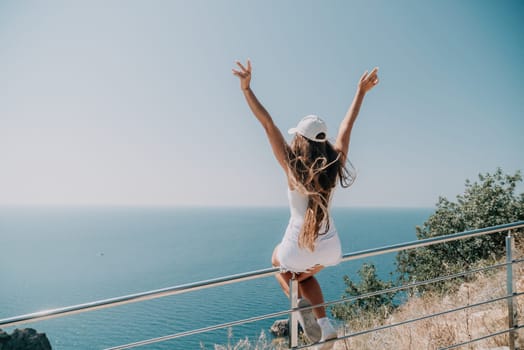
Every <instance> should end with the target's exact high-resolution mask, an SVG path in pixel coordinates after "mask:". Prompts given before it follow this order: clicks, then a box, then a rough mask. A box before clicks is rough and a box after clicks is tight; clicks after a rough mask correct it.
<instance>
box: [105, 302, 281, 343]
mask: <svg viewBox="0 0 524 350" xmlns="http://www.w3.org/2000/svg"><path fill="white" fill-rule="evenodd" d="M290 312H291V310H286V311H279V312H275V313H271V314H266V315H262V316H256V317H250V318H246V319H243V320H238V321H231V322H226V323H220V324H217V325H214V326H209V327H204V328H198V329H193V330H190V331H185V332H180V333H174V334H170V335H165V336H162V337H157V338H151V339H147V340H141V341H137V342H134V343H129V344H125V345H118V346H114V347H111V348H106V349H105V350H122V349H131V348H136V347H139V346H143V345H149V344H154V343H160V342H163V341H166V340H173V339H177V338H182V337H187V336H190V335H195V334H200V333H206V332H211V331H216V330H219V329H224V328H229V327H233V326H239V325H243V324H246V323H252V322H257V321H261V320H265V319H268V318H274V317H280V316H284V315H287V314H289V313H290Z"/></svg>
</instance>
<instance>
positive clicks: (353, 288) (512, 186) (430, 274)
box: [331, 168, 524, 320]
mask: <svg viewBox="0 0 524 350" xmlns="http://www.w3.org/2000/svg"><path fill="white" fill-rule="evenodd" d="M521 182H522V175H521V173H520V171H517V172H516V173H515V174H514V175H506V174H503V172H502V170H501V169H500V168H499V169H497V170H496V172H495V173H494V174H489V173H487V174H479V181H478V182H471V181H469V180H466V184H465V191H464V193H463V194H461V195H458V196H457V201H456V202H452V201H449V200H448V199H446V198H445V197H440V198H439V200H438V203H437V208H436V210H435V212H434V213H433V214H432V215H431V216H430V217H429V218H428V220H427V221H426V222H425V223H424V224H423V226H422V227H419V226H417V227H416V235H417V238H418V239H419V240H420V239H426V238H431V237H437V236H443V235H449V234H453V233H457V232H463V231H467V230H473V229H479V228H484V227H488V226H495V225H500V224H505V223H510V222H515V221H519V220H524V193H520V194H516V193H515V191H516V187H517V185H518V184H519V183H521ZM520 232H522V230H521V231H520ZM506 234H507V233H506V232H500V233H494V234H490V235H483V236H479V237H474V238H470V239H466V240H458V241H453V242H448V243H441V244H436V245H432V246H428V247H422V248H417V249H411V250H406V251H402V252H399V253H398V254H397V256H396V261H397V263H396V265H397V269H396V270H397V271H396V273H397V275H398V281H397V282H396V283H393V282H384V281H382V280H380V279H379V278H378V277H377V275H376V273H375V267H374V266H373V265H367V264H364V265H363V266H362V269H361V270H360V271H359V272H358V274H359V276H360V282H358V283H355V282H353V281H351V280H350V279H349V277H348V276H344V282H345V284H346V287H347V288H346V291H345V293H344V295H343V296H342V297H343V298H348V297H353V296H357V295H361V294H365V293H369V292H374V291H377V290H380V289H385V288H389V287H391V286H393V285H404V284H407V283H413V282H419V281H425V280H428V279H432V278H435V277H438V276H444V275H449V274H452V273H456V272H459V271H463V270H464V269H467V268H470V267H471V266H476V265H481V264H482V262H483V261H486V260H492V261H493V260H496V259H500V258H501V257H502V255H503V254H504V252H505V236H506ZM517 238H520V236H519V235H517ZM462 281H463V279H462V280H461V279H455V280H451V281H447V282H444V283H437V284H429V285H423V286H421V287H418V288H416V289H413V290H411V291H410V292H411V293H413V292H415V293H423V292H425V291H436V292H446V291H449V290H450V289H452V288H453V287H455V286H457V285H458V284H459V283H460V282H462ZM394 297H395V295H394V294H392V293H390V294H388V295H384V296H373V297H371V298H368V299H361V300H360V299H359V300H356V301H353V302H350V303H345V304H339V305H335V306H334V307H332V308H331V311H332V313H333V316H334V317H336V318H339V319H345V320H350V319H354V318H356V317H362V315H371V314H373V316H374V317H379V318H381V319H383V318H384V317H385V316H386V315H387V314H388V313H389V312H390V311H391V310H393V309H394V307H395V304H394V302H393V299H394Z"/></svg>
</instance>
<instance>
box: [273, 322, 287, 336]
mask: <svg viewBox="0 0 524 350" xmlns="http://www.w3.org/2000/svg"><path fill="white" fill-rule="evenodd" d="M288 323H289V322H288V320H287V319H285V320H276V321H275V322H273V325H272V326H271V328H269V331H270V332H271V334H273V336H274V337H277V338H279V337H286V336H287V335H288V334H289V324H288Z"/></svg>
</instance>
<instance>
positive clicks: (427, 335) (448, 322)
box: [215, 246, 524, 350]
mask: <svg viewBox="0 0 524 350" xmlns="http://www.w3.org/2000/svg"><path fill="white" fill-rule="evenodd" d="M517 251H518V254H516V255H517V256H518V257H523V256H524V254H523V253H522V252H524V247H522V246H520V247H518V249H517ZM513 276H514V278H515V287H516V288H515V290H516V291H517V292H522V291H524V263H520V264H514V265H513ZM504 295H506V270H505V269H504V268H502V269H498V271H496V272H484V273H479V274H477V275H476V276H475V278H474V279H473V280H471V281H469V282H466V283H463V284H462V285H461V286H460V287H459V288H458V290H457V291H456V292H453V293H450V294H448V295H437V294H425V295H424V296H423V297H413V298H410V299H409V300H408V301H407V302H406V303H405V304H403V305H402V306H401V307H400V308H398V309H397V310H395V311H394V312H393V313H392V314H391V315H390V316H389V317H388V318H387V319H386V321H385V322H383V323H380V322H379V321H373V320H370V319H369V318H363V319H361V320H356V321H352V322H350V323H349V324H348V325H347V326H346V327H345V328H346V329H340V330H339V336H342V335H349V334H351V333H352V332H353V333H355V332H358V331H361V330H365V329H369V328H373V327H378V326H380V325H383V324H396V323H399V322H403V321H406V320H411V319H415V318H419V317H422V316H424V315H429V314H434V313H439V312H444V311H447V310H450V309H454V308H460V307H462V306H465V305H469V304H475V303H479V302H483V301H487V300H490V299H493V298H497V297H502V296H504ZM515 306H516V309H515V311H516V312H517V315H518V323H519V324H521V323H522V322H523V317H522V316H521V315H524V296H522V297H518V298H515ZM505 329H508V308H507V301H506V300H502V301H497V302H493V303H489V304H485V305H481V306H477V307H473V308H468V309H465V310H461V311H456V312H453V313H446V314H444V315H441V316H437V317H434V318H431V319H427V320H421V321H417V322H413V323H407V324H404V325H401V326H397V327H393V328H390V329H387V330H383V331H377V332H373V333H369V334H364V335H360V336H355V337H351V338H348V339H344V340H339V341H337V343H336V344H335V350H349V349H358V350H383V349H395V350H432V349H439V348H442V347H448V346H451V345H454V344H459V343H462V342H467V341H470V340H473V339H477V338H479V337H483V336H486V335H488V334H490V333H494V332H498V331H502V330H505ZM508 337H509V336H508V334H503V335H499V336H495V337H490V338H487V339H485V340H481V341H475V342H473V343H471V344H469V345H465V346H462V347H458V348H456V349H459V350H466V349H467V350H488V349H489V350H503V349H509V347H508V339H509V338H508ZM286 345H287V341H286V340H285V339H280V340H273V341H271V340H269V339H267V338H265V335H264V334H262V335H261V337H260V338H259V339H258V340H257V341H254V342H250V341H248V340H247V339H246V340H243V341H240V342H238V343H237V344H234V345H227V346H220V345H216V346H215V350H269V349H284V348H286ZM516 347H517V348H521V349H522V348H524V331H523V330H519V331H518V332H517V338H516Z"/></svg>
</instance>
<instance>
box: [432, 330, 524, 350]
mask: <svg viewBox="0 0 524 350" xmlns="http://www.w3.org/2000/svg"><path fill="white" fill-rule="evenodd" d="M523 327H524V325H520V326H516V327H514V328H509V329H505V330H503V331H499V332H495V333H490V334H487V335H484V336H482V337H480V338H475V339H472V340H469V341H466V342H463V343H459V344H454V345H451V346H448V347H447V348H440V349H439V350H449V349H455V348H459V347H461V346H464V345H468V344H472V343H476V342H478V341H481V340H486V339H489V338H493V337H496V336H497V335H502V334H505V333H509V332H512V331H516V330H517V329H521V328H523Z"/></svg>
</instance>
